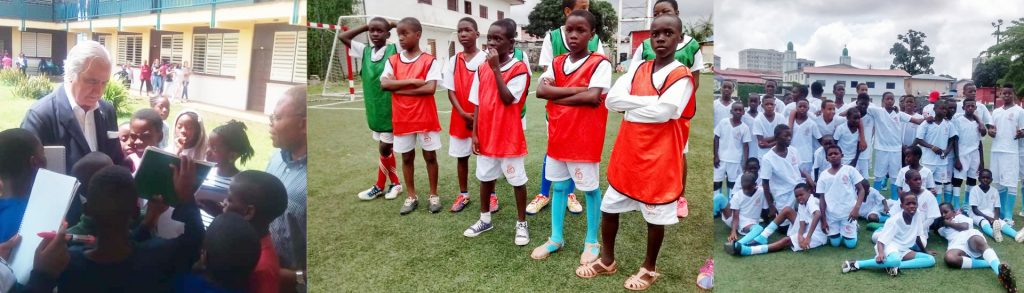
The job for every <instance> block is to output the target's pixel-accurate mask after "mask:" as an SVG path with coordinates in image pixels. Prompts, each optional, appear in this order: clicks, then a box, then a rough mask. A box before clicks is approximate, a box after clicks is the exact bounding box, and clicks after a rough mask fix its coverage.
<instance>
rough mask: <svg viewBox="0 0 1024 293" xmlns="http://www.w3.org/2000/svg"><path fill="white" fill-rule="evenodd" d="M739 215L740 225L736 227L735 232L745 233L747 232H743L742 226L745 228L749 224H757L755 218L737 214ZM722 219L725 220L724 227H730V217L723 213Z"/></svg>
mask: <svg viewBox="0 0 1024 293" xmlns="http://www.w3.org/2000/svg"><path fill="white" fill-rule="evenodd" d="M739 217H740V226H739V227H738V228H736V232H737V233H739V234H740V235H747V232H744V231H743V228H746V227H747V226H750V225H753V224H757V219H751V218H747V217H744V216H739ZM722 221H723V222H725V226H726V227H729V228H732V217H726V216H725V214H724V213H723V214H722Z"/></svg>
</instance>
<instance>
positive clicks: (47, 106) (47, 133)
mask: <svg viewBox="0 0 1024 293" xmlns="http://www.w3.org/2000/svg"><path fill="white" fill-rule="evenodd" d="M112 68H113V67H112V66H111V62H110V53H108V52H107V49H106V48H104V47H103V45H100V43H97V42H94V41H84V42H80V43H79V44H78V45H75V47H74V48H71V51H70V52H68V57H67V60H66V61H65V62H64V83H63V84H61V85H59V86H57V88H56V89H55V90H54V91H53V92H52V93H50V94H48V95H46V96H45V97H43V98H42V99H40V100H39V101H36V103H35V104H33V105H32V107H31V108H29V109H28V113H25V119H24V120H22V121H21V128H24V129H27V130H28V131H31V132H32V133H34V134H35V135H36V136H37V137H39V141H40V142H42V144H43V145H44V146H64V147H65V149H66V150H67V162H65V170H71V166H73V165H74V164H75V162H78V160H79V159H81V158H82V157H84V156H85V155H86V154H88V153H90V152H94V151H99V152H103V153H104V154H107V156H109V157H110V158H111V159H112V160H113V161H114V164H121V162H122V161H123V160H124V154H122V153H121V145H120V142H119V140H118V135H117V112H116V111H115V110H114V106H112V105H111V104H110V102H107V101H104V100H103V99H102V98H103V90H104V88H105V87H106V86H107V82H108V81H109V80H110V76H111V75H110V73H111V70H112ZM80 206H81V203H79V202H78V198H77V197H75V203H74V204H72V208H71V211H69V212H68V217H67V220H68V225H74V223H77V222H78V214H79V213H80V209H78V207H80Z"/></svg>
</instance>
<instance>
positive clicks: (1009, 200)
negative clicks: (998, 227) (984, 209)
mask: <svg viewBox="0 0 1024 293" xmlns="http://www.w3.org/2000/svg"><path fill="white" fill-rule="evenodd" d="M1016 204H1017V189H1016V188H1009V189H1007V190H1006V205H1004V206H1002V208H1000V211H1001V212H1003V219H1004V220H1007V221H1012V220H1013V206H1014V205H1016Z"/></svg>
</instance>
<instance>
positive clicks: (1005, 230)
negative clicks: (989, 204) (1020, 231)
mask: <svg viewBox="0 0 1024 293" xmlns="http://www.w3.org/2000/svg"><path fill="white" fill-rule="evenodd" d="M1003 234H1004V235H1006V236H1010V238H1011V239H1012V238H1014V237H1017V230H1013V226H1010V224H1009V223H1005V224H1004V225H1003Z"/></svg>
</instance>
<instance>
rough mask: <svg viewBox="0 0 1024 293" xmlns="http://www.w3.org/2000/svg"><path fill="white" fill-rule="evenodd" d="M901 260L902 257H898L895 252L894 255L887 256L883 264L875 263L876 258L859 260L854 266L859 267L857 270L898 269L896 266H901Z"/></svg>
mask: <svg viewBox="0 0 1024 293" xmlns="http://www.w3.org/2000/svg"><path fill="white" fill-rule="evenodd" d="M900 258H902V257H901V256H899V255H897V253H895V252H893V253H890V254H888V255H886V256H885V261H883V262H882V263H877V262H875V259H874V258H869V259H865V260H858V261H857V262H856V263H855V264H854V265H855V266H857V268H859V269H884V268H891V267H896V266H899V265H900Z"/></svg>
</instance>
